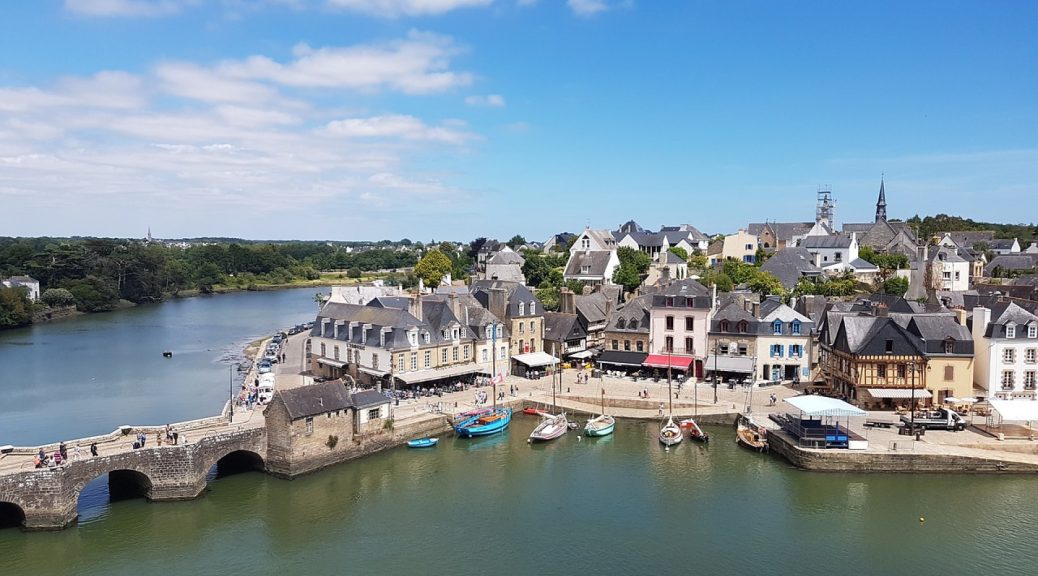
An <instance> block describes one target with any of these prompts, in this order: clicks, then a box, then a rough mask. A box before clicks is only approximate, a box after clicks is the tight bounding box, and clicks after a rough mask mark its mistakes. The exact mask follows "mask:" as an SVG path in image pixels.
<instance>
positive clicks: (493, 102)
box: [465, 94, 505, 108]
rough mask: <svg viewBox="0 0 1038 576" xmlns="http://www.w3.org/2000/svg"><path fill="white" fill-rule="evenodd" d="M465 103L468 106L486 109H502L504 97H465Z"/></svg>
mask: <svg viewBox="0 0 1038 576" xmlns="http://www.w3.org/2000/svg"><path fill="white" fill-rule="evenodd" d="M465 103H466V104H468V105H469V106H485V107H488V108H504V107H505V97H504V96H502V95H500V94H486V95H478V94H474V95H472V96H466V97H465Z"/></svg>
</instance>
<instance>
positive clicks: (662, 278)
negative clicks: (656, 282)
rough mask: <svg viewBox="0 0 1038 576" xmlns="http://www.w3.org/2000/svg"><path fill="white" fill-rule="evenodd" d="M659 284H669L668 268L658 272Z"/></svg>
mask: <svg viewBox="0 0 1038 576" xmlns="http://www.w3.org/2000/svg"><path fill="white" fill-rule="evenodd" d="M660 282H662V283H664V284H670V266H664V267H663V268H662V269H661V270H660Z"/></svg>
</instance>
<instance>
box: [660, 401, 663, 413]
mask: <svg viewBox="0 0 1038 576" xmlns="http://www.w3.org/2000/svg"><path fill="white" fill-rule="evenodd" d="M660 416H663V402H660Z"/></svg>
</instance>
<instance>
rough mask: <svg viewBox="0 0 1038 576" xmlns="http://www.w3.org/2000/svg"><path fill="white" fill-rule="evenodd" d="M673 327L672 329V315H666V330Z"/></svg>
mask: <svg viewBox="0 0 1038 576" xmlns="http://www.w3.org/2000/svg"><path fill="white" fill-rule="evenodd" d="M673 329H674V317H673V316H667V330H673Z"/></svg>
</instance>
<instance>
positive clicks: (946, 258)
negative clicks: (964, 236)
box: [930, 246, 966, 264]
mask: <svg viewBox="0 0 1038 576" xmlns="http://www.w3.org/2000/svg"><path fill="white" fill-rule="evenodd" d="M934 261H939V262H947V263H949V264H952V263H955V262H965V261H966V260H965V259H963V258H962V257H961V256H959V254H958V251H957V250H955V249H954V248H949V247H948V246H938V247H937V248H936V249H935V250H932V251H930V262H934Z"/></svg>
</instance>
